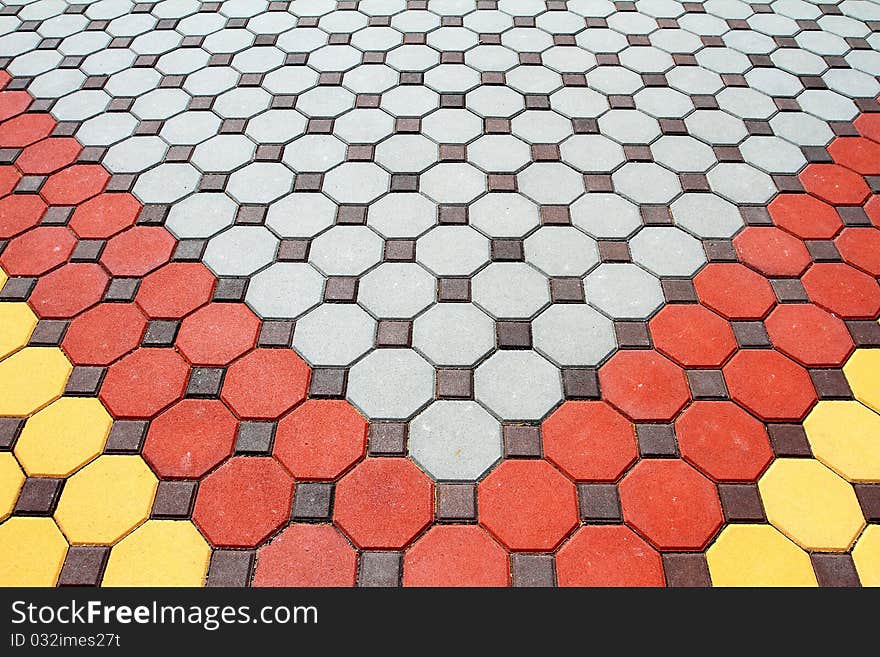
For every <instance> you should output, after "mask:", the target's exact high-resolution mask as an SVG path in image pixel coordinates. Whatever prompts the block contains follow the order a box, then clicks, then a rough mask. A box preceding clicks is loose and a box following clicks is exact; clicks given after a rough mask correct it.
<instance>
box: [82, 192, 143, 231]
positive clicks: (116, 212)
mask: <svg viewBox="0 0 880 657" xmlns="http://www.w3.org/2000/svg"><path fill="white" fill-rule="evenodd" d="M140 211H141V204H140V201H138V200H137V199H136V198H135V197H134V196H132V195H131V194H98V195H97V196H96V197H94V198H91V199H89V200H88V201H86V202H85V203H82V204H80V205H78V206H77V207H76V210H74V211H73V216H72V217H71V218H70V223H69V224H68V225H69V226H70V229H71V230H72V231H73V232H75V233H76V234H77V235H79V236H80V237H81V238H82V239H107V238H108V237H112V236H113V235H115V234H116V233H119V232H120V231H122V230H125V229H126V228H128V227H129V226H133V225H134V222H135V221H136V220H137V217H138V213H139V212H140Z"/></svg>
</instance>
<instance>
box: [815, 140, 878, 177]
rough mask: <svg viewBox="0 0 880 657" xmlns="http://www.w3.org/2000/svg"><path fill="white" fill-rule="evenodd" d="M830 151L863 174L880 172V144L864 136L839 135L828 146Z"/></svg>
mask: <svg viewBox="0 0 880 657" xmlns="http://www.w3.org/2000/svg"><path fill="white" fill-rule="evenodd" d="M828 153H830V154H831V157H832V158H833V159H834V161H835V162H836V163H837V164H842V165H843V166H845V167H846V168H848V169H852V170H853V171H856V172H858V173H860V174H862V175H863V176H876V175H878V174H880V144H878V143H877V142H876V141H871V140H870V139H865V138H864V137H838V138H837V139H835V140H834V141H832V142H831V144H830V145H829V146H828Z"/></svg>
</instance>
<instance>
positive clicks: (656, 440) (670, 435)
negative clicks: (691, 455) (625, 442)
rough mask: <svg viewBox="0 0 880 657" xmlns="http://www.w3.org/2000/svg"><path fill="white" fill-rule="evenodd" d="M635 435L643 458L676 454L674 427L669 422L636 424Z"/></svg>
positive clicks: (676, 443)
mask: <svg viewBox="0 0 880 657" xmlns="http://www.w3.org/2000/svg"><path fill="white" fill-rule="evenodd" d="M636 437H637V438H638V441H639V453H640V454H641V455H642V457H643V458H668V457H671V456H678V442H677V441H676V440H675V428H674V427H673V425H671V424H637V425H636Z"/></svg>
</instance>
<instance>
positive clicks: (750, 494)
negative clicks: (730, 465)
mask: <svg viewBox="0 0 880 657" xmlns="http://www.w3.org/2000/svg"><path fill="white" fill-rule="evenodd" d="M718 496H719V497H720V498H721V508H722V509H723V510H724V518H725V520H727V522H751V523H756V522H767V516H766V515H764V505H763V504H762V503H761V495H760V494H759V493H758V487H757V485H755V484H718Z"/></svg>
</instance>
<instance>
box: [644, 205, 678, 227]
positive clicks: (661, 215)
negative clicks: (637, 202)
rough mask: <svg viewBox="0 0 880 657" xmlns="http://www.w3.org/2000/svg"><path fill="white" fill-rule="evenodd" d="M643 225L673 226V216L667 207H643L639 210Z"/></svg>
mask: <svg viewBox="0 0 880 657" xmlns="http://www.w3.org/2000/svg"><path fill="white" fill-rule="evenodd" d="M639 211H640V213H641V216H642V223H643V224H645V225H646V226H671V225H672V224H673V221H672V214H670V212H669V206H666V205H643V206H641V207H640V208H639Z"/></svg>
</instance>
